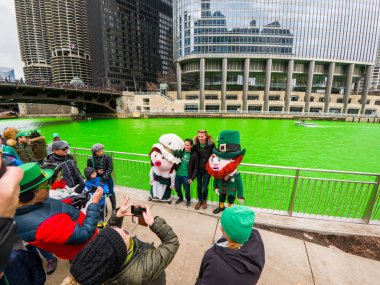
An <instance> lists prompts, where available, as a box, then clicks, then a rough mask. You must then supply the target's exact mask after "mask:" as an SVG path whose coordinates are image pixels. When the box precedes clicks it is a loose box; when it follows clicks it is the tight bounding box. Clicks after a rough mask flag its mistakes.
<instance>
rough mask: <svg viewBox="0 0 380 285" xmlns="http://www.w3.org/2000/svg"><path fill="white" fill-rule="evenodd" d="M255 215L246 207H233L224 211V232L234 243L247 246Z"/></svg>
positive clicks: (222, 221)
mask: <svg viewBox="0 0 380 285" xmlns="http://www.w3.org/2000/svg"><path fill="white" fill-rule="evenodd" d="M254 221H255V213H254V212H253V211H252V210H251V209H249V208H247V207H244V206H233V207H229V208H227V209H225V210H224V211H223V214H222V217H221V218H220V222H221V224H222V228H223V230H224V232H225V233H226V234H227V235H228V237H229V238H230V239H232V240H233V241H234V242H237V243H240V244H245V243H246V242H247V241H248V239H249V237H250V236H251V232H252V227H253V222H254Z"/></svg>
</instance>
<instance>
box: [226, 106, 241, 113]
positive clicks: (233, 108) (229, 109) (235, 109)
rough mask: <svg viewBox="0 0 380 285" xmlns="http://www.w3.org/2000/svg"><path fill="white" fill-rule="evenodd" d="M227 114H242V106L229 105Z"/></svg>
mask: <svg viewBox="0 0 380 285" xmlns="http://www.w3.org/2000/svg"><path fill="white" fill-rule="evenodd" d="M227 112H240V105H227Z"/></svg>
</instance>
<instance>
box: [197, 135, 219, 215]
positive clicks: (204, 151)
mask: <svg viewBox="0 0 380 285" xmlns="http://www.w3.org/2000/svg"><path fill="white" fill-rule="evenodd" d="M214 147H215V144H214V141H213V139H212V136H210V135H209V134H207V131H206V130H200V131H198V134H197V136H196V137H194V150H195V152H196V153H197V155H198V163H199V164H198V174H197V192H198V203H197V204H196V205H195V210H198V209H199V208H200V207H201V206H202V208H203V209H206V208H207V196H208V184H209V182H210V174H208V173H207V171H206V163H207V161H208V159H209V158H210V156H211V154H212V149H213V148H214Z"/></svg>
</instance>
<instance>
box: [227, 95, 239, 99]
mask: <svg viewBox="0 0 380 285" xmlns="http://www.w3.org/2000/svg"><path fill="white" fill-rule="evenodd" d="M226 99H227V100H237V99H238V96H237V95H226Z"/></svg>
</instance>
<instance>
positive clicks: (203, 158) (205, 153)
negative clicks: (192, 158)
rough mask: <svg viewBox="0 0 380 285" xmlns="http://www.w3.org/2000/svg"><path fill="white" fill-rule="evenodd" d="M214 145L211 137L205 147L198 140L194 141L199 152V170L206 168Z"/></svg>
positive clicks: (195, 148)
mask: <svg viewBox="0 0 380 285" xmlns="http://www.w3.org/2000/svg"><path fill="white" fill-rule="evenodd" d="M214 147H215V144H214V143H213V142H210V141H209V139H207V140H206V146H205V147H204V148H201V145H200V143H199V141H198V140H196V141H194V147H193V149H194V150H195V152H196V153H197V154H198V163H199V170H201V169H202V170H204V169H206V163H207V161H208V159H209V158H210V156H211V155H212V149H213V148H214Z"/></svg>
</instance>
